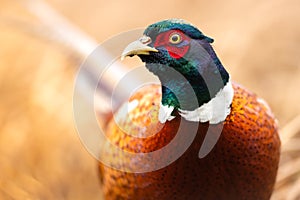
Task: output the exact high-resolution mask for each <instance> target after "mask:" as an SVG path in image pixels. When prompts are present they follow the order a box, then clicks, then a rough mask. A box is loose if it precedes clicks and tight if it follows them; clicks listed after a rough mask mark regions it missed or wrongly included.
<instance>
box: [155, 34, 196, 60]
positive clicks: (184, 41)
mask: <svg viewBox="0 0 300 200" xmlns="http://www.w3.org/2000/svg"><path fill="white" fill-rule="evenodd" d="M174 34H177V35H179V36H180V39H181V40H180V42H179V43H178V44H172V43H171V42H170V37H171V36H172V35H174ZM190 40H191V39H190V38H189V37H188V36H186V35H185V34H184V33H183V32H182V31H180V30H170V31H167V32H163V33H161V34H159V35H158V36H157V37H156V40H155V42H154V47H155V48H157V47H165V48H166V50H167V51H168V52H169V54H170V56H171V57H172V58H175V59H179V58H182V57H184V56H185V54H186V53H187V52H188V50H189V48H190V46H189V43H190Z"/></svg>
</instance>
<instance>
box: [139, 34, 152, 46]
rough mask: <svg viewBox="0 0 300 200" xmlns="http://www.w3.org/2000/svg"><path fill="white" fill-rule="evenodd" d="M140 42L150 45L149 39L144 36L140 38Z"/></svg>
mask: <svg viewBox="0 0 300 200" xmlns="http://www.w3.org/2000/svg"><path fill="white" fill-rule="evenodd" d="M140 42H141V43H143V44H150V43H151V38H150V37H148V36H146V35H144V36H142V37H141V38H140Z"/></svg>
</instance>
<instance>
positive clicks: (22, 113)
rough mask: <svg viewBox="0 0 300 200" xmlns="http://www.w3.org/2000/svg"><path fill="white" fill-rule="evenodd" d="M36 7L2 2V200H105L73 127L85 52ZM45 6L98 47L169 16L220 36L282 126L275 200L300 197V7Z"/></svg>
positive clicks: (244, 79)
mask: <svg viewBox="0 0 300 200" xmlns="http://www.w3.org/2000/svg"><path fill="white" fill-rule="evenodd" d="M38 2H40V1H38V0H36V1H34V0H31V1H26V0H24V1H20V0H0V45H1V46H0V92H1V98H0V110H1V112H0V199H5V200H6V199H57V200H59V199H72V200H74V199H101V191H100V189H99V181H98V174H97V163H96V160H94V159H93V158H92V156H91V155H89V153H88V152H87V151H86V150H85V148H84V147H83V145H82V144H81V142H80V139H79V137H78V136H77V133H76V130H75V126H74V122H73V112H72V95H73V94H72V92H73V82H74V79H75V75H76V71H77V69H78V68H79V65H80V63H81V62H82V61H83V59H84V55H78V54H76V53H74V52H76V50H74V49H72V48H74V47H72V46H66V45H61V41H60V42H58V41H59V38H57V36H55V37H53V35H52V33H51V32H48V31H49V30H47V29H45V28H44V24H43V23H44V22H43V20H41V19H39V17H38V16H36V15H35V14H33V13H32V11H30V9H29V7H28V4H31V5H35V3H38ZM45 3H47V4H49V5H50V6H51V7H53V8H54V9H55V10H56V11H57V12H59V13H60V14H61V15H63V16H64V17H66V18H67V19H68V20H69V21H71V22H72V23H73V24H75V25H76V26H78V27H79V28H80V29H81V31H83V32H86V33H87V34H89V35H90V36H91V37H92V38H94V39H95V40H96V41H97V42H98V43H101V42H103V41H105V40H106V39H108V38H110V37H112V36H113V35H116V34H118V33H120V32H124V31H128V30H132V29H135V28H140V27H146V26H147V25H149V24H151V23H153V22H156V21H158V20H162V19H165V18H183V19H186V20H188V21H190V22H192V23H193V24H195V25H196V26H197V27H199V28H200V29H201V30H202V31H203V32H204V33H205V34H207V35H208V36H210V37H212V38H214V39H215V42H214V48H215V50H216V51H217V54H218V55H219V58H220V59H221V61H222V62H223V64H224V66H225V67H226V68H227V69H228V70H229V72H230V73H231V76H232V79H234V80H235V81H237V82H239V83H241V84H243V85H244V86H246V87H247V88H249V89H251V90H252V91H254V92H256V93H257V94H258V95H260V96H261V97H263V98H264V99H266V100H267V102H268V103H269V105H270V107H271V108H272V110H273V111H274V113H275V115H276V116H277V118H278V120H279V124H280V130H281V137H282V139H283V147H282V151H283V152H282V160H281V165H280V169H279V175H278V182H277V185H276V189H275V192H274V195H273V197H272V199H274V200H277V199H291V200H293V199H294V200H296V199H300V194H299V188H300V159H299V155H300V103H299V102H300V101H299V100H300V93H299V86H300V47H298V46H299V44H300V2H299V1H297V0H273V1H253V0H244V1H233V0H227V1H216V0H211V1H209V2H208V1H195V0H185V1H183V0H176V1H170V0H166V1H156V0H153V1H137V0H133V1H103V0H86V1H84V2H83V1H79V0H64V1H59V0H47V1H46V2H45ZM41 12H43V10H41ZM52 26H53V27H52V28H54V29H55V24H52ZM73 42H74V43H76V42H77V41H73ZM78 42H79V41H78Z"/></svg>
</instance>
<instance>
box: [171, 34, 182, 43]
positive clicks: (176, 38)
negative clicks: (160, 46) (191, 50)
mask: <svg viewBox="0 0 300 200" xmlns="http://www.w3.org/2000/svg"><path fill="white" fill-rule="evenodd" d="M169 42H170V43H171V44H179V43H180V42H181V36H180V35H179V34H178V33H174V34H171V35H170V38H169Z"/></svg>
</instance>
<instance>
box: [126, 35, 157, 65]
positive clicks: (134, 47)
mask: <svg viewBox="0 0 300 200" xmlns="http://www.w3.org/2000/svg"><path fill="white" fill-rule="evenodd" d="M150 43H151V38H150V37H148V36H146V35H144V36H143V37H141V38H140V39H139V40H136V41H134V42H132V43H130V44H129V45H128V46H127V47H126V48H125V49H124V51H123V53H122V55H121V60H124V58H125V57H126V56H134V55H149V54H150V52H158V50H157V49H155V48H153V47H150V46H148V44H150Z"/></svg>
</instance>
